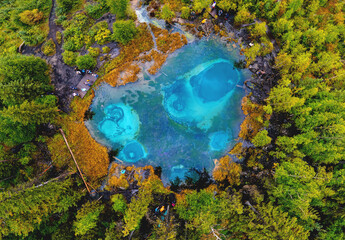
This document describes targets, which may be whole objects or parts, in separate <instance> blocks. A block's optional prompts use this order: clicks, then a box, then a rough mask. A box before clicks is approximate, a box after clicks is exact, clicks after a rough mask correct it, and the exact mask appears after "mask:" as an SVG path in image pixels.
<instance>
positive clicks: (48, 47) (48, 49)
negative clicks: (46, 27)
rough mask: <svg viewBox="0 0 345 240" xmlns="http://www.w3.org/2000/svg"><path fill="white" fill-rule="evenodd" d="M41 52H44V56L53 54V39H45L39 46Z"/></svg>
mask: <svg viewBox="0 0 345 240" xmlns="http://www.w3.org/2000/svg"><path fill="white" fill-rule="evenodd" d="M41 50H42V52H43V53H44V55H46V56H52V55H54V54H55V50H56V48H55V43H54V41H53V39H49V40H48V41H46V42H45V43H44V44H43V45H42V48H41Z"/></svg>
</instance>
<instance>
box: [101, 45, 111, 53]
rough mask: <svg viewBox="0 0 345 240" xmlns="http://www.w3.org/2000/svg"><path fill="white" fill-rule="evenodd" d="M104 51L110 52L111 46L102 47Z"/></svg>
mask: <svg viewBox="0 0 345 240" xmlns="http://www.w3.org/2000/svg"><path fill="white" fill-rule="evenodd" d="M102 52H103V53H109V52H110V48H109V47H107V46H105V47H103V48H102Z"/></svg>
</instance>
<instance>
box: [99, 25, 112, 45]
mask: <svg viewBox="0 0 345 240" xmlns="http://www.w3.org/2000/svg"><path fill="white" fill-rule="evenodd" d="M110 38H111V32H110V30H109V29H100V30H98V32H97V35H96V36H95V41H97V43H98V44H99V45H103V44H106V43H107V42H109V41H110Z"/></svg>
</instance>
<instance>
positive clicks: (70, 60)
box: [61, 50, 78, 66]
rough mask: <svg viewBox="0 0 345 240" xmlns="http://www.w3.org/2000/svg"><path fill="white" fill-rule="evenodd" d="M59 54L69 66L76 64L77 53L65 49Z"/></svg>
mask: <svg viewBox="0 0 345 240" xmlns="http://www.w3.org/2000/svg"><path fill="white" fill-rule="evenodd" d="M61 55H62V59H63V61H64V63H66V64H67V65H69V66H75V65H76V61H77V57H78V53H76V52H72V51H67V50H66V51H64V52H63V53H62V54H61Z"/></svg>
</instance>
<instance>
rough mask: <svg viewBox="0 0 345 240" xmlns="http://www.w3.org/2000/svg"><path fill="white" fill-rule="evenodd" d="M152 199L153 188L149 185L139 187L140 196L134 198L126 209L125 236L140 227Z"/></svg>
mask: <svg viewBox="0 0 345 240" xmlns="http://www.w3.org/2000/svg"><path fill="white" fill-rule="evenodd" d="M152 200H153V198H152V190H151V189H150V188H147V187H141V188H140V189H139V193H138V196H137V197H136V198H134V199H132V201H131V203H130V204H129V206H128V208H127V210H126V211H125V216H124V221H125V226H124V229H123V235H124V236H127V235H128V234H130V232H132V231H134V230H136V229H138V228H139V224H140V222H141V219H142V218H143V217H144V215H145V214H146V212H147V211H148V207H149V205H150V203H151V202H152Z"/></svg>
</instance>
